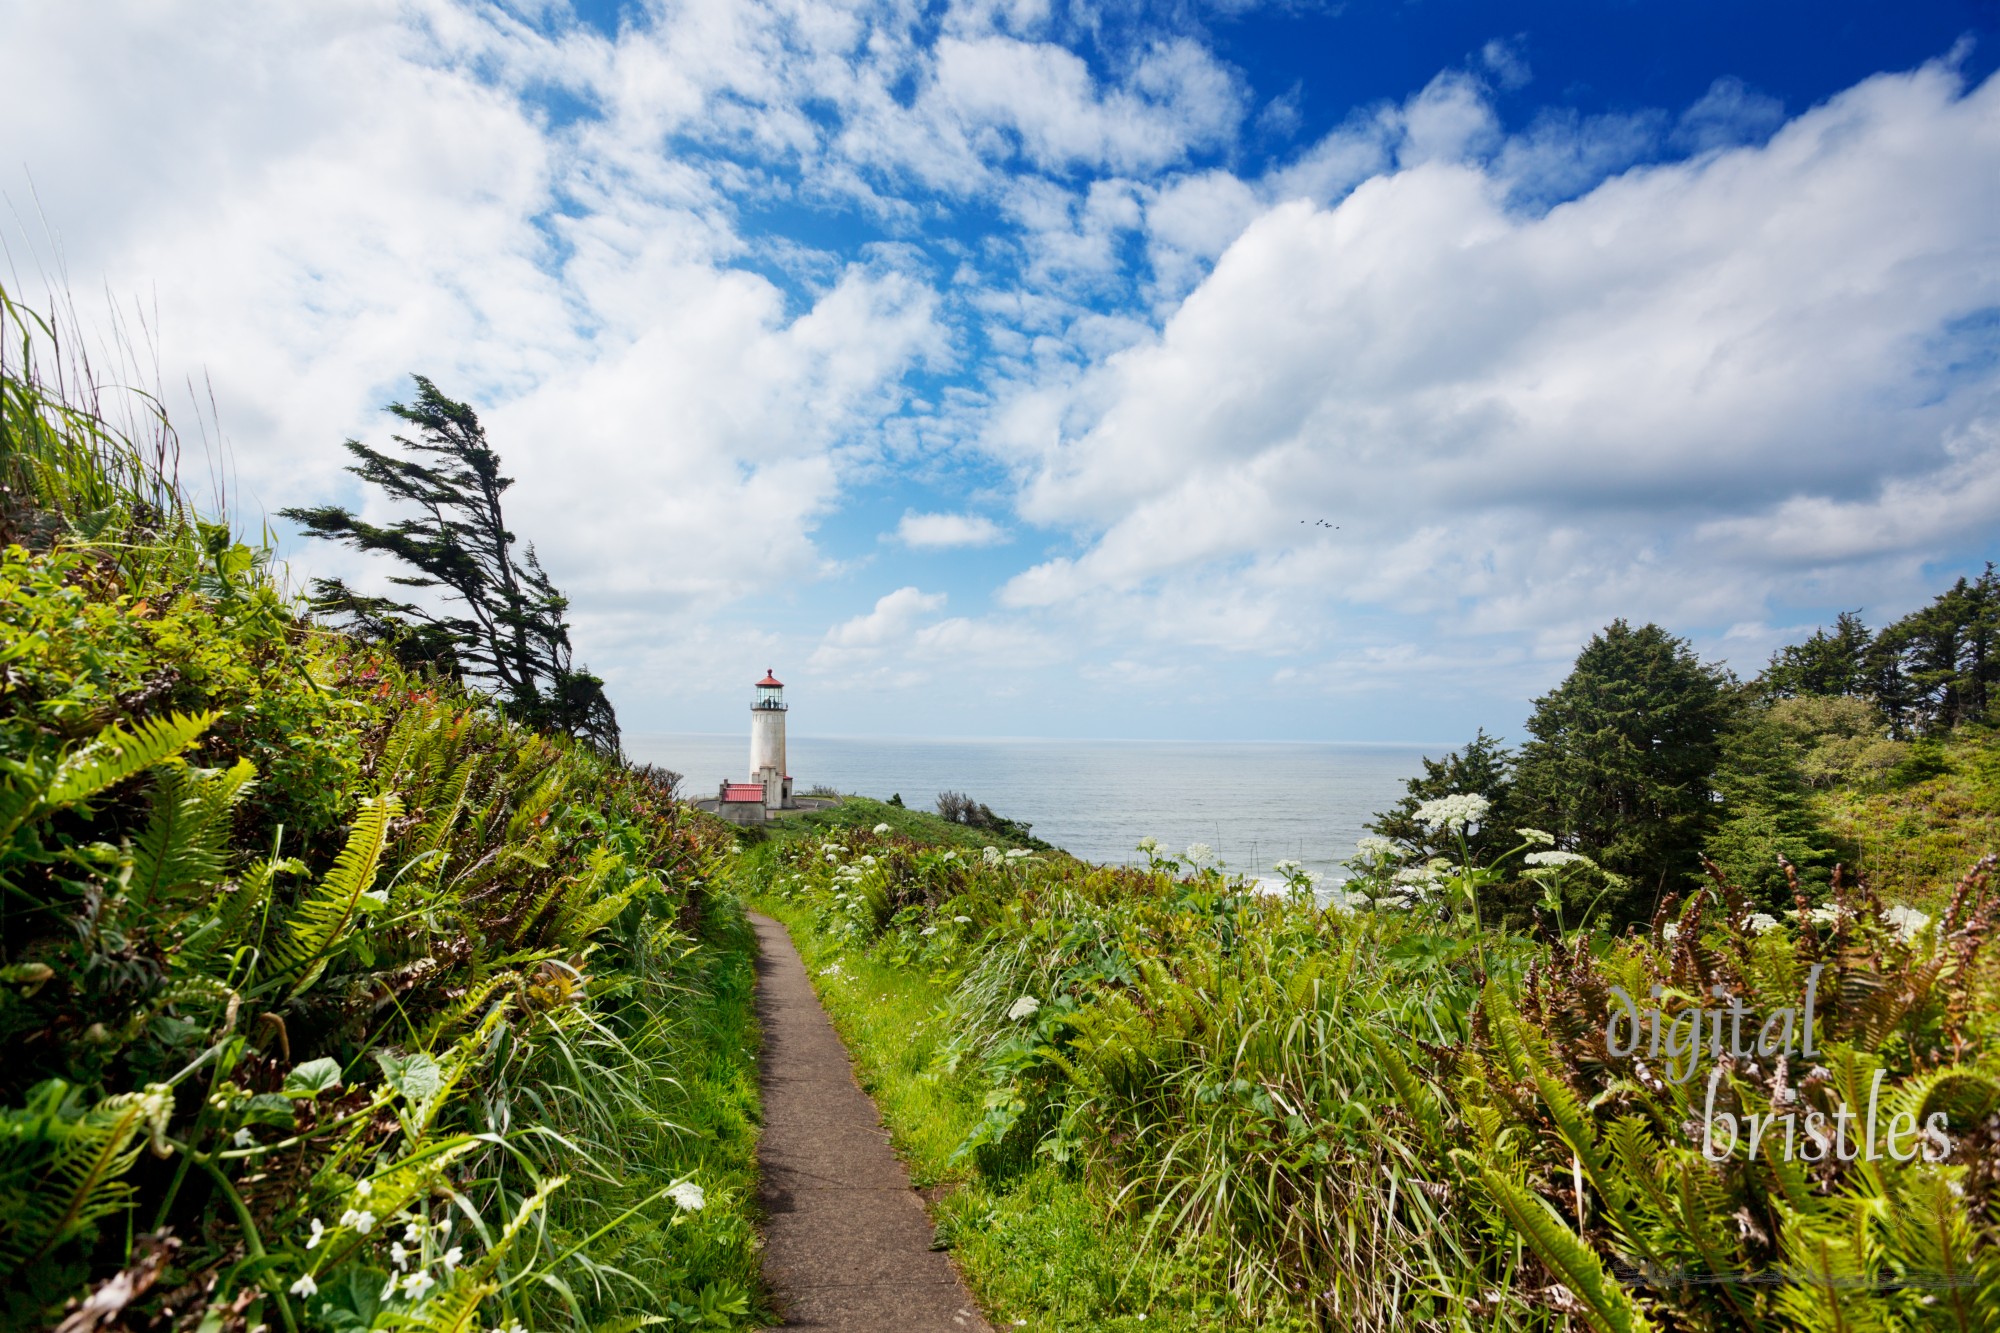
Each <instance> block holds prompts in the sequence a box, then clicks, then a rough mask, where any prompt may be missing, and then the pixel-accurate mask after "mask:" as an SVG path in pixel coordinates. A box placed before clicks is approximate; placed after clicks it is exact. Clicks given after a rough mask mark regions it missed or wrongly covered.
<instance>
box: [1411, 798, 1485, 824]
mask: <svg viewBox="0 0 2000 1333" xmlns="http://www.w3.org/2000/svg"><path fill="white" fill-rule="evenodd" d="M1492 808H1493V802H1491V801H1489V800H1487V799H1486V798H1485V797H1484V796H1475V795H1473V794H1472V793H1471V792H1460V793H1458V794H1457V795H1455V796H1440V797H1438V798H1437V799H1436V800H1435V801H1425V802H1424V803H1423V804H1422V805H1420V806H1418V807H1417V822H1418V823H1419V824H1422V825H1423V826H1424V827H1425V828H1434V829H1436V828H1445V829H1455V828H1464V827H1465V826H1466V825H1467V824H1477V823H1478V822H1479V821H1480V820H1482V819H1484V818H1486V812H1487V811H1488V810H1491V809H1492Z"/></svg>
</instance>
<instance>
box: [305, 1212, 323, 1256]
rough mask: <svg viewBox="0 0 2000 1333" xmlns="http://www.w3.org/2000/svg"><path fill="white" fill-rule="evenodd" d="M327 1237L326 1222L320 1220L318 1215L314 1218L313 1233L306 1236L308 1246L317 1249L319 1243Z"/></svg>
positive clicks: (310, 1248)
mask: <svg viewBox="0 0 2000 1333" xmlns="http://www.w3.org/2000/svg"><path fill="white" fill-rule="evenodd" d="M325 1239H326V1223H324V1222H322V1221H320V1220H319V1219H318V1218H317V1217H315V1218H314V1219H313V1220H312V1235H310V1236H308V1237H306V1248H307V1249H309V1250H316V1249H318V1248H319V1243H320V1242H321V1241H323V1240H325Z"/></svg>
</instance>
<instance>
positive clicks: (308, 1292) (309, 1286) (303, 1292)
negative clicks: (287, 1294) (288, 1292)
mask: <svg viewBox="0 0 2000 1333" xmlns="http://www.w3.org/2000/svg"><path fill="white" fill-rule="evenodd" d="M292 1295H294V1296H317V1295H319V1283H317V1282H315V1281H313V1275H312V1274H311V1273H307V1274H305V1275H304V1276H302V1277H300V1278H299V1280H298V1281H297V1282H294V1283H293V1284H292Z"/></svg>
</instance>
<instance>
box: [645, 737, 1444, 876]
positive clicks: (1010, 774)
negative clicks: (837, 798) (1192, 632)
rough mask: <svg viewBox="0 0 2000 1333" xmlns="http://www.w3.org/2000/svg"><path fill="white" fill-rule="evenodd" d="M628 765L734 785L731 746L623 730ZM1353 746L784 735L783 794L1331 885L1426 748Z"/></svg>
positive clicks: (1119, 858)
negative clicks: (1211, 854)
mask: <svg viewBox="0 0 2000 1333" xmlns="http://www.w3.org/2000/svg"><path fill="white" fill-rule="evenodd" d="M625 748H626V751H627V753H629V754H630V755H631V756H632V757H633V758H635V759H640V760H645V761H648V762H651V763H655V764H660V765H663V766H665V767H667V768H670V769H673V770H674V771H675V772H677V773H680V774H682V775H683V776H684V778H685V781H684V782H683V784H682V791H683V792H684V793H686V794H687V795H689V796H702V795H711V794H713V793H714V791H715V787H716V784H717V783H718V782H720V781H721V780H722V779H723V778H725V777H727V778H731V779H734V780H736V781H742V780H743V779H744V777H745V776H746V774H747V770H748V766H749V760H750V739H749V736H748V734H747V728H746V731H745V733H744V734H739V735H702V734H660V733H655V734H646V733H637V734H633V733H628V734H627V735H626V737H625ZM1443 748H1444V747H1440V746H1431V747H1420V746H1412V745H1378V744H1365V743H1357V742H1285V741H1263V742H1239V741H1214V742H1208V741H1056V740H976V741H968V740H885V739H861V738H855V737H831V736H792V737H789V738H788V740H787V750H786V758H787V759H788V760H789V761H790V764H791V769H792V780H793V785H794V789H795V790H796V791H798V792H800V793H804V792H806V791H809V790H811V789H812V788H814V787H819V786H825V787H831V788H833V789H834V790H836V791H840V792H847V793H853V794H857V795H861V796H873V797H876V798H877V799H880V800H887V799H888V798H889V797H890V796H891V795H895V794H900V795H901V796H902V798H903V803H904V804H905V805H908V806H911V807H913V808H916V809H921V810H931V809H935V808H936V802H937V797H938V793H939V792H942V791H960V792H964V793H965V794H966V795H968V796H971V797H972V798H973V799H975V800H978V801H983V802H985V803H986V804H987V805H988V806H990V807H992V809H993V811H994V812H995V813H996V814H1001V815H1005V816H1006V817H1008V818H1009V819H1018V820H1023V821H1025V822H1027V823H1029V824H1032V825H1033V826H1034V831H1035V835H1036V836H1037V837H1040V838H1045V839H1047V840H1048V841H1049V842H1052V843H1054V844H1055V845H1056V846H1058V847H1061V848H1063V849H1064V850H1065V851H1068V852H1070V853H1072V854H1074V855H1076V856H1080V857H1083V858H1084V859H1086V860H1090V861H1103V862H1110V863H1113V864H1117V863H1122V862H1127V861H1136V860H1143V858H1142V857H1140V856H1138V855H1137V853H1136V852H1135V851H1134V850H1133V849H1134V847H1135V845H1136V844H1137V843H1138V841H1139V839H1141V838H1145V837H1154V838H1158V839H1159V840H1160V843H1161V845H1162V846H1163V847H1168V848H1173V849H1180V848H1184V847H1186V846H1187V845H1188V844H1189V843H1195V842H1201V843H1207V844H1208V845H1209V846H1210V847H1211V848H1213V849H1214V851H1215V852H1216V854H1217V855H1219V856H1220V857H1221V858H1222V859H1223V861H1224V863H1225V864H1226V865H1227V866H1228V868H1229V869H1230V870H1233V871H1238V872H1241V873H1245V874H1252V875H1257V874H1268V873H1269V871H1270V868H1271V863H1272V862H1273V861H1276V860H1278V859H1280V858H1284V857H1289V858H1291V859H1293V860H1296V861H1300V862H1303V863H1304V864H1305V865H1306V866H1308V867H1309V868H1311V869H1314V870H1318V871H1321V872H1324V873H1327V874H1330V875H1333V876H1334V877H1336V878H1338V877H1340V875H1341V871H1340V865H1339V863H1340V862H1342V861H1344V860H1346V859H1347V858H1348V857H1350V856H1352V855H1353V854H1354V840H1355V839H1356V838H1358V837H1360V836H1361V834H1362V831H1363V829H1362V826H1363V824H1365V823H1366V822H1367V821H1368V820H1369V819H1370V818H1371V817H1372V816H1373V815H1374V813H1375V812H1376V811H1378V810H1384V809H1387V808H1388V807H1389V806H1390V805H1392V804H1393V803H1394V802H1395V801H1396V799H1397V798H1398V797H1400V796H1401V795H1402V794H1403V781H1404V779H1405V778H1408V777H1411V776H1412V775H1414V774H1416V773H1419V772H1421V771H1422V764H1421V762H1420V761H1421V760H1422V757H1423V755H1424V754H1425V753H1426V752H1427V751H1428V752H1429V753H1432V754H1437V753H1442V750H1443Z"/></svg>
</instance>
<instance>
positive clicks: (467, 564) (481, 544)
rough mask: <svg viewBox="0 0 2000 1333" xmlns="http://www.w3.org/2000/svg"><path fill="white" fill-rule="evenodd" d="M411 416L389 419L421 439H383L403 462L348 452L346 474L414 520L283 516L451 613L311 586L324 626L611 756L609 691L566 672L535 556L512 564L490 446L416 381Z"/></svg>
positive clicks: (306, 513)
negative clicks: (331, 621) (480, 691)
mask: <svg viewBox="0 0 2000 1333" xmlns="http://www.w3.org/2000/svg"><path fill="white" fill-rule="evenodd" d="M412 378H414V379H415V380H416V382H417V401H416V403H415V405H414V406H408V405H405V404H403V403H391V404H390V405H389V411H390V412H392V413H394V414H395V415H396V416H398V417H400V418H402V419H403V420H404V421H406V422H408V423H410V424H411V425H412V426H414V427H416V434H417V438H415V439H408V438H406V437H404V436H401V435H397V436H394V437H392V438H393V439H394V440H395V442H396V443H397V444H398V445H400V446H402V449H403V451H404V455H405V456H401V457H399V456H397V455H396V454H393V453H387V452H384V451H382V450H378V449H373V448H370V447H369V446H368V445H365V444H363V443H361V442H360V441H359V440H349V441H347V444H346V448H347V451H348V452H349V453H351V454H353V455H354V457H355V458H356V459H358V460H359V461H358V462H356V463H354V464H351V465H350V466H349V467H348V469H347V470H348V471H349V472H352V473H353V474H354V475H355V476H357V477H360V478H361V479H362V480H363V481H365V482H368V483H369V484H371V485H373V486H377V487H379V488H381V490H382V491H383V493H385V494H386V495H388V496H389V497H390V498H391V499H393V500H399V501H402V502H404V503H405V504H409V505H413V506H415V507H416V508H417V509H418V510H419V511H420V514H419V516H417V517H414V518H403V519H398V520H397V521H395V522H393V523H390V524H388V525H387V526H384V527H378V526H376V525H375V524H372V523H368V522H365V521H364V520H362V519H361V518H360V517H359V516H358V515H356V514H354V513H352V512H350V511H348V510H346V509H343V508H340V507H339V506H337V505H318V506H314V507H311V508H303V509H286V510H282V511H280V512H282V513H283V515H284V516H285V517H286V518H289V519H291V520H292V521H293V522H295V523H297V524H299V525H300V526H301V527H303V528H304V529H305V530H306V532H307V533H308V534H309V535H311V536H314V537H324V538H326V539H328V540H330V541H338V542H341V543H342V544H344V545H347V546H351V547H353V548H355V549H356V550H359V551H368V552H378V553H381V554H385V555H389V556H393V557H395V558H396V559H397V560H399V561H401V562H402V563H403V564H404V565H407V566H408V567H410V568H411V569H413V570H415V571H416V572H415V573H414V574H408V575H402V576H398V577H396V578H394V579H392V580H391V582H393V583H396V584H398V585H400V586H403V587H407V588H437V589H440V590H442V596H443V599H444V601H445V602H446V603H448V604H450V605H451V606H452V607H453V608H454V610H452V611H450V612H444V613H440V612H437V611H433V610H430V609H427V608H425V607H423V606H420V605H417V604H415V603H410V602H399V601H396V600H394V599H392V598H386V597H367V596H364V595H362V594H360V593H358V592H356V591H355V590H354V589H352V588H350V587H348V586H347V585H346V584H345V583H343V582H342V581H341V580H339V579H315V580H313V589H312V591H313V599H314V601H315V602H316V603H317V604H318V606H319V608H320V610H321V612H322V613H323V614H326V615H329V616H332V617H336V618H338V619H339V620H341V621H342V622H343V623H344V625H345V627H346V628H348V629H350V630H351V631H353V632H355V633H359V634H362V635H364V636H367V637H370V638H375V639H380V640H383V641H386V642H388V643H390V644H392V645H393V646H394V647H395V649H396V651H397V652H398V653H399V654H400V655H402V656H403V657H404V658H405V659H406V660H413V661H424V662H429V663H432V664H433V665H436V666H437V667H438V668H439V669H441V670H444V671H446V672H447V673H449V674H451V675H454V676H457V677H459V678H461V679H464V680H466V681H469V682H471V683H474V684H478V685H481V686H483V687H485V688H487V689H490V690H492V691H493V692H494V693H495V694H496V695H497V696H498V697H499V699H500V703H501V706H502V708H503V709H504V710H505V711H506V712H507V713H508V714H509V715H510V716H513V717H515V718H518V719H520V720H521V721H523V722H526V723H528V724H529V725H532V726H539V727H545V728H549V729H551V730H557V731H563V732H566V733H568V734H569V735H572V736H581V737H583V738H585V739H587V740H589V741H591V742H592V743H593V744H595V745H597V746H599V747H600V748H602V749H605V750H608V751H611V752H614V753H615V752H616V751H617V749H618V719H617V716H616V715H615V714H614V713H613V711H612V708H611V701H610V700H609V699H607V698H606V697H605V695H604V682H603V681H601V680H599V679H598V678H597V677H596V676H593V675H591V674H590V673H589V672H588V671H585V670H582V669H580V668H578V667H576V666H575V664H574V661H573V658H572V650H571V647H570V641H569V623H568V621H567V620H566V619H565V618H564V613H565V612H566V611H567V610H568V608H569V602H568V600H567V599H566V598H564V597H563V595H562V594H561V593H560V592H558V591H557V590H556V587H555V585H554V584H553V583H552V582H551V581H550V579H549V577H548V575H547V573H546V572H544V571H543V569H542V566H541V562H540V561H539V560H537V559H536V558H535V548H534V547H533V546H529V547H528V548H527V550H526V552H525V553H524V554H523V555H522V556H521V557H519V558H517V557H516V556H515V554H514V549H513V548H514V541H515V537H514V534H513V533H512V532H510V531H508V529H507V522H506V517H505V515H504V514H503V512H502V510H501V504H500V497H501V495H502V493H503V492H505V491H506V489H507V488H508V487H509V486H512V485H513V484H514V482H513V478H511V477H504V476H502V475H500V455H499V454H497V453H495V452H494V451H493V449H492V448H491V447H490V446H489V445H488V444H487V443H486V432H485V430H484V428H482V427H481V426H480V424H479V418H478V417H477V416H476V415H475V414H474V413H473V410H472V409H471V408H470V407H468V406H467V405H466V404H464V403H460V402H454V401H453V400H451V399H449V398H447V397H445V396H444V395H443V394H441V393H439V392H438V390H437V387H436V386H435V385H433V384H432V383H431V382H430V381H429V380H428V379H425V378H424V377H423V376H422V375H416V376H413V377H412Z"/></svg>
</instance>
